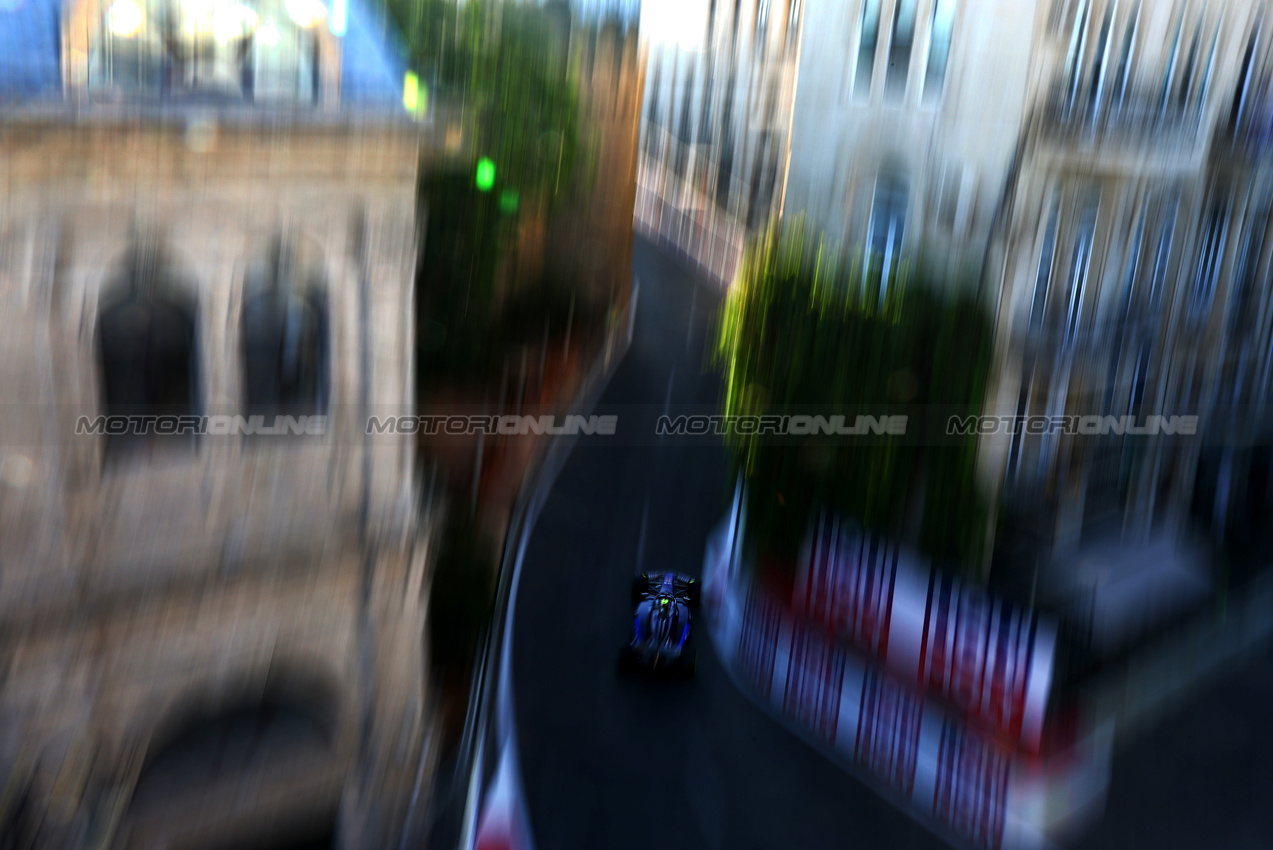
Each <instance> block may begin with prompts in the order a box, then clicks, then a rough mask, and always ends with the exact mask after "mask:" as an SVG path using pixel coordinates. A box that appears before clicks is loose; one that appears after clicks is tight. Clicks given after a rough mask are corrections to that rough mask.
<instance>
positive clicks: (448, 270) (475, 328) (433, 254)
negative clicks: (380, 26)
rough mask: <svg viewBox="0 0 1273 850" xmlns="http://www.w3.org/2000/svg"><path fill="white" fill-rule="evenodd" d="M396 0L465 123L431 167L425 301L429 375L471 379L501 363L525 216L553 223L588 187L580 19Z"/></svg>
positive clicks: (398, 13) (424, 185)
mask: <svg viewBox="0 0 1273 850" xmlns="http://www.w3.org/2000/svg"><path fill="white" fill-rule="evenodd" d="M386 3H387V6H388V9H389V12H390V14H391V16H392V18H393V19H394V20H395V21H396V23H397V24H398V26H399V28H400V30H401V31H402V32H403V33H405V35H406V39H407V43H408V46H409V50H410V56H411V62H412V66H413V67H414V68H416V69H417V70H418V72H419V74H420V76H421V78H422V79H423V80H424V81H425V85H426V87H427V89H428V90H429V92H430V93H431V99H432V103H433V104H434V107H435V109H436V110H437V111H438V114H440V115H441V116H443V119H442V120H444V121H446V122H450V121H452V120H453V119H454V120H457V121H458V123H459V126H460V127H462V128H463V135H464V140H463V141H462V143H461V147H460V150H461V151H462V153H459V154H455V155H453V156H452V159H451V160H450V161H448V162H446V163H444V164H443V165H442V166H440V167H437V166H432V167H431V168H430V169H428V170H422V171H423V172H424V173H423V174H422V178H421V180H422V182H421V195H422V200H423V202H424V204H425V206H426V207H427V209H428V219H427V221H428V225H427V232H426V233H425V234H424V248H423V254H422V256H421V261H420V263H419V281H418V289H419V293H420V296H419V299H418V302H417V303H418V307H419V310H418V316H419V320H420V323H421V327H420V332H419V338H420V339H421V340H422V343H423V345H422V350H421V355H420V356H421V362H420V374H421V375H422V376H423V375H425V374H429V373H433V374H437V373H439V372H443V373H446V374H447V375H449V376H450V377H451V378H453V379H459V380H462V381H466V382H467V381H469V380H472V379H474V378H480V377H482V376H484V375H486V374H487V373H488V372H489V371H490V369H491V368H492V365H493V364H494V363H495V362H496V361H497V360H498V359H499V356H500V348H501V340H500V339H499V338H498V336H497V334H498V332H499V330H500V328H501V327H503V326H504V325H506V324H508V323H507V322H506V321H505V319H504V317H503V316H502V315H501V312H502V311H503V308H502V306H501V305H499V304H497V303H496V291H497V287H498V283H499V277H500V270H501V268H502V267H503V266H506V265H507V263H503V262H502V261H503V260H505V259H506V258H508V257H510V256H511V252H512V251H513V250H514V249H515V248H516V245H517V239H518V235H519V225H520V223H521V222H522V220H523V219H525V218H526V217H535V218H538V219H539V220H541V221H542V222H545V223H546V222H548V221H549V220H551V218H552V216H553V214H554V213H555V212H556V211H557V210H558V209H560V207H561V206H562V205H563V204H566V203H570V202H572V201H573V200H575V192H574V190H575V189H576V188H578V184H579V183H580V182H581V181H578V180H577V179H576V178H577V172H578V171H579V170H580V169H578V167H577V163H578V160H579V159H580V156H579V154H580V149H581V147H586V146H585V145H584V144H583V142H582V141H581V140H582V139H583V136H584V126H583V119H582V117H581V105H580V95H579V81H578V76H577V73H576V70H575V68H574V67H573V66H572V64H571V62H570V59H569V53H568V46H569V45H568V44H567V33H568V26H569V19H568V17H563V15H562V14H561V10H554V9H551V8H549V9H546V8H544V7H542V6H538V5H533V4H525V3H509V2H500V0H466V2H463V3H457V2H456V0H386ZM481 159H489V160H490V161H492V162H493V164H494V185H493V186H491V187H489V188H487V189H485V190H483V187H479V186H478V185H477V184H476V181H475V176H476V172H477V167H478V162H479V160H481ZM532 283H533V282H532ZM547 318H548V317H545V319H547ZM494 368H498V367H494Z"/></svg>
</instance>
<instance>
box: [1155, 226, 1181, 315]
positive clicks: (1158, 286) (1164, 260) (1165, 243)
mask: <svg viewBox="0 0 1273 850" xmlns="http://www.w3.org/2000/svg"><path fill="white" fill-rule="evenodd" d="M1176 208H1177V203H1175V202H1173V203H1172V204H1171V206H1170V207H1168V209H1167V213H1166V215H1165V216H1163V221H1162V226H1161V227H1160V228H1159V231H1158V248H1157V250H1156V251H1155V252H1154V272H1153V276H1152V277H1151V278H1150V281H1149V303H1150V305H1152V306H1157V304H1158V300H1159V299H1160V298H1161V297H1162V294H1163V290H1164V289H1165V287H1166V283H1167V267H1168V262H1169V261H1170V260H1171V240H1172V236H1173V235H1174V234H1175V232H1176Z"/></svg>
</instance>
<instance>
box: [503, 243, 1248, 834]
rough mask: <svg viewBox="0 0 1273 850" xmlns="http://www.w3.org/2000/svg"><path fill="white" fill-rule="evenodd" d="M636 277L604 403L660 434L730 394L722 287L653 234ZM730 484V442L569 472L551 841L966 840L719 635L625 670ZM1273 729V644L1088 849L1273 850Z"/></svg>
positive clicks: (546, 698) (559, 489)
mask: <svg viewBox="0 0 1273 850" xmlns="http://www.w3.org/2000/svg"><path fill="white" fill-rule="evenodd" d="M633 264H634V271H635V273H636V275H637V277H638V278H639V279H640V280H641V283H642V292H641V299H640V302H639V304H638V313H637V317H636V328H635V337H634V339H633V342H632V347H631V349H630V351H629V353H628V355H627V357H626V359H625V360H624V362H623V363H622V364H621V365H620V366H619V368H618V370H617V371H616V373H615V375H614V377H613V378H612V380H611V382H610V384H609V386H608V387H607V389H606V391H605V393H604V395H603V396H602V398H601V401H600V403H599V405H598V408H597V412H599V413H604V412H606V409H607V408H610V409H612V410H617V411H623V412H628V413H630V414H632V417H631V418H635V419H637V420H640V421H638V422H637V423H636V427H639V428H652V427H653V418H654V417H657V415H658V413H659V412H660V410H661V409H666V408H667V407H668V406H675V405H712V404H715V403H716V402H717V400H718V397H719V390H720V385H719V381H718V379H717V378H716V377H715V376H714V375H712V374H711V372H710V371H709V370H708V369H707V368H706V364H705V360H704V357H705V353H704V352H705V343H706V341H707V339H708V333H709V329H710V324H709V322H710V319H711V314H712V313H713V311H715V309H716V308H717V306H718V305H719V298H720V296H719V294H717V292H716V290H715V289H713V288H711V287H709V286H707V285H705V284H703V283H701V282H700V281H698V280H696V279H695V278H694V276H693V275H692V274H691V273H690V272H689V271H688V270H687V269H686V268H685V267H684V266H682V265H680V264H679V263H678V262H677V261H675V260H673V259H671V258H670V257H668V256H666V255H664V254H662V253H661V252H660V251H658V250H657V249H656V248H654V247H653V246H652V245H650V243H648V242H646V241H645V240H643V239H637V243H636V248H635V251H634V258H633ZM651 411H652V413H651ZM642 417H644V418H642ZM646 420H649V421H646ZM627 422H628V419H624V420H623V422H621V426H620V432H621V433H622V432H623V424H624V423H627ZM629 436H631V434H629ZM731 488H732V481H731V479H730V478H729V474H728V467H727V459H726V455H725V452H724V449H723V446H721V445H720V444H719V443H713V442H709V441H708V440H706V439H705V440H703V441H699V442H690V441H683V440H681V441H669V442H667V443H666V444H662V443H659V442H658V441H657V440H651V439H618V440H612V441H610V442H609V443H607V442H606V441H605V440H604V439H602V438H589V439H581V440H580V441H579V442H578V444H576V445H575V447H574V449H573V451H572V453H571V455H570V457H569V459H568V460H567V462H566V465H565V466H564V468H563V469H562V471H561V473H560V475H559V476H558V478H557V480H556V483H555V484H554V486H553V488H552V490H551V491H550V493H549V495H548V498H547V501H546V502H545V504H544V506H543V510H542V512H541V514H540V516H539V519H538V521H537V523H536V525H535V527H534V529H533V531H532V533H531V537H530V540H529V543H528V546H527V550H526V554H525V560H524V564H523V568H522V574H521V577H520V583H519V587H518V592H517V596H516V599H515V600H514V604H515V606H516V612H517V613H516V618H515V621H514V631H513V636H512V637H513V644H512V646H513V664H512V674H513V693H514V700H515V702H514V705H515V720H516V727H517V740H518V745H519V756H520V767H521V784H522V788H523V792H524V795H525V802H526V805H527V808H528V811H529V820H530V826H531V831H532V832H533V835H534V841H535V847H536V848H538V850H573V849H574V848H587V850H592V848H615V849H616V850H621V848H641V849H642V850H645V848H650V850H654V848H658V850H675V848H708V850H718V848H726V847H728V848H731V850H734V848H758V850H759V848H786V847H791V848H801V850H804V848H831V847H866V848H889V850H892V848H898V849H899V850H907V849H908V848H930V847H931V848H937V847H945V846H947V845H946V844H945V842H944V841H943V840H942V839H940V838H939V837H938V836H936V835H935V834H933V833H931V832H929V831H928V830H927V829H926V828H925V827H924V826H922V825H920V824H919V823H918V822H916V821H915V820H913V819H912V818H911V817H910V816H909V815H907V814H906V813H904V812H903V811H902V810H900V809H898V808H896V807H895V806H893V805H892V804H890V803H888V802H886V801H885V800H884V798H882V797H881V796H879V795H878V794H877V793H876V792H875V790H873V789H872V788H871V787H869V786H868V785H867V784H864V783H862V782H860V781H858V780H857V779H855V778H853V777H852V776H850V775H849V774H847V773H846V772H844V771H843V770H842V769H841V768H840V767H839V766H837V765H836V764H835V763H833V762H832V761H830V760H829V759H828V758H826V757H825V756H823V755H822V754H820V753H819V752H818V751H816V750H814V749H813V748H812V747H810V746H809V745H808V744H806V743H805V742H804V741H803V740H801V739H799V738H797V737H796V735H794V734H793V733H791V732H789V731H788V730H787V729H785V728H784V727H782V726H780V725H779V724H778V723H776V722H775V721H774V720H773V719H772V717H771V716H770V715H768V714H766V713H765V712H764V711H763V710H762V709H761V708H760V707H758V706H757V705H756V704H755V703H754V702H753V701H752V700H751V699H750V698H749V697H748V696H746V695H744V694H743V693H742V692H740V691H739V690H738V689H737V688H736V687H735V685H734V683H733V681H732V680H731V679H730V678H729V676H728V674H727V673H726V671H725V670H724V669H722V667H721V665H720V663H719V661H718V660H717V658H716V656H715V654H714V652H713V650H712V648H711V645H710V642H709V641H706V640H703V641H700V642H699V663H698V675H697V677H696V678H695V679H694V680H693V681H690V682H649V681H643V680H639V679H625V678H621V677H619V675H618V674H617V671H616V664H615V662H616V657H617V652H618V649H619V647H620V645H621V644H622V643H623V642H624V641H625V640H626V638H627V629H628V627H629V619H630V617H631V605H630V603H629V587H630V581H631V577H632V575H633V574H634V573H635V572H637V571H639V570H641V569H654V568H658V569H673V570H678V571H681V572H686V573H690V574H694V575H697V574H699V572H700V569H701V566H702V561H703V555H704V548H705V543H706V539H707V536H708V534H709V532H710V531H711V529H712V528H713V527H715V525H716V524H717V523H718V522H719V521H720V520H721V518H722V517H723V516H724V514H725V512H726V508H727V505H728V497H729V496H731V495H732V489H731ZM1271 718H1273V652H1264V653H1260V654H1255V655H1252V654H1248V655H1244V656H1242V657H1241V658H1240V659H1238V660H1237V661H1235V662H1233V663H1232V664H1231V665H1230V667H1229V668H1228V671H1227V673H1226V674H1225V675H1224V676H1222V677H1219V678H1217V679H1215V680H1214V681H1213V683H1212V685H1211V686H1210V687H1209V688H1208V689H1207V690H1205V691H1200V692H1198V695H1196V696H1193V697H1189V698H1187V699H1184V700H1182V701H1181V702H1180V703H1179V704H1178V707H1177V708H1175V709H1174V710H1173V711H1171V712H1170V713H1168V714H1166V715H1164V716H1162V717H1161V718H1159V719H1157V720H1156V721H1155V723H1154V724H1153V725H1152V727H1151V728H1146V729H1143V730H1138V738H1137V740H1136V741H1135V742H1132V743H1130V744H1128V745H1127V746H1125V747H1123V748H1121V749H1120V751H1119V752H1118V754H1117V755H1116V757H1115V759H1114V765H1113V776H1112V783H1111V788H1110V793H1109V797H1108V799H1107V804H1106V808H1105V815H1104V818H1103V819H1101V820H1100V821H1098V822H1096V823H1095V824H1094V825H1093V826H1091V827H1089V828H1088V829H1086V830H1085V831H1083V832H1080V833H1078V834H1077V835H1076V836H1075V837H1074V840H1073V841H1072V842H1071V843H1070V845H1069V846H1072V847H1080V848H1093V850H1115V848H1117V850H1136V848H1142V847H1143V848H1156V850H1157V849H1159V848H1181V850H1186V848H1188V850H1195V849H1196V848H1212V847H1214V848H1225V850H1240V849H1241V848H1257V847H1260V848H1269V847H1273V807H1270V806H1268V805H1267V804H1266V801H1267V800H1268V799H1269V795H1270V792H1273V722H1270V719H1271Z"/></svg>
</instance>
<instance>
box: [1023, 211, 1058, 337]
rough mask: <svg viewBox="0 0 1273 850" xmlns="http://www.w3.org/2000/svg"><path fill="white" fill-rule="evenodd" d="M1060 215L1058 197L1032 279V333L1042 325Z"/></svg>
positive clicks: (1050, 213) (1045, 231)
mask: <svg viewBox="0 0 1273 850" xmlns="http://www.w3.org/2000/svg"><path fill="white" fill-rule="evenodd" d="M1060 217H1061V203H1060V200H1059V199H1056V198H1054V199H1053V201H1052V210H1051V212H1049V213H1048V223H1047V227H1046V229H1045V230H1044V231H1043V248H1042V250H1041V251H1040V252H1039V270H1038V273H1037V274H1036V275H1035V279H1034V299H1033V301H1032V302H1031V304H1030V325H1029V328H1030V331H1031V332H1032V333H1033V332H1035V331H1038V330H1039V329H1040V328H1042V327H1043V316H1044V314H1045V313H1046V312H1047V306H1048V288H1049V286H1050V284H1051V281H1052V264H1053V260H1054V257H1055V254H1056V231H1057V226H1058V224H1059V219H1060Z"/></svg>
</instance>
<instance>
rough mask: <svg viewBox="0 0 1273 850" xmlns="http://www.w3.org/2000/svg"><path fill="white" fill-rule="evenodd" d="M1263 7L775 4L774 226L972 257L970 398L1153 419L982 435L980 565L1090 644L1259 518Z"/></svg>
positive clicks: (1085, 2)
mask: <svg viewBox="0 0 1273 850" xmlns="http://www.w3.org/2000/svg"><path fill="white" fill-rule="evenodd" d="M1267 5H1268V4H1267V3H1262V2H1246V3H1227V4H1221V3H1190V2H1169V1H1168V0H1134V2H1115V0H1108V2H1106V0H1050V1H1049V2H1046V3H1038V4H1034V3H1016V2H999V0H983V2H956V0H851V2H843V3H841V2H814V0H808V2H806V3H805V8H804V11H803V16H804V20H803V36H802V38H801V42H800V45H801V46H800V56H799V74H798V89H797V92H796V98H795V107H794V123H793V131H792V142H791V154H792V155H791V164H790V172H789V175H788V178H787V191H786V199H785V203H784V215H786V216H788V217H792V216H796V215H800V214H804V215H805V216H806V217H807V218H808V219H810V221H811V223H812V224H814V225H815V226H816V227H817V228H818V229H821V230H824V231H826V233H827V234H828V235H829V236H830V237H831V238H832V240H833V241H840V242H842V243H843V244H846V245H853V246H864V247H862V248H861V250H862V251H863V255H864V256H863V259H867V258H870V257H874V258H875V262H879V263H880V266H879V267H880V268H885V269H891V268H892V267H894V266H895V265H896V263H897V260H898V257H899V256H904V255H906V254H911V253H914V252H917V251H920V250H921V249H922V250H923V251H924V252H925V253H926V254H927V255H928V257H929V259H933V258H936V259H937V260H938V261H939V262H949V263H966V264H967V266H969V267H973V268H979V269H980V272H981V273H980V275H979V279H980V281H981V284H982V287H983V291H982V296H983V298H984V299H985V300H986V301H987V303H988V304H989V305H990V309H991V310H992V312H994V313H995V314H996V322H997V334H998V342H997V350H998V354H997V361H996V365H995V371H994V375H995V377H994V386H993V389H992V397H991V400H990V402H989V404H988V410H987V412H988V413H991V414H993V415H996V416H998V417H1002V418H1005V419H1008V420H1013V419H1014V418H1019V417H1058V416H1071V417H1079V416H1091V417H1096V416H1099V417H1110V416H1112V417H1123V416H1134V417H1137V418H1138V420H1139V425H1140V426H1142V427H1144V426H1145V425H1146V424H1147V417H1151V416H1157V417H1163V418H1164V419H1163V420H1159V430H1160V433H1158V434H1156V435H1146V434H1142V435H1136V434H1134V433H1128V432H1127V431H1126V429H1125V428H1123V429H1122V431H1121V432H1120V431H1119V430H1118V429H1106V430H1109V431H1111V433H1108V434H1081V433H1068V434H1067V433H1065V432H1064V429H1065V428H1066V427H1069V428H1071V430H1074V429H1075V428H1076V427H1077V421H1074V422H1073V423H1072V425H1070V426H1061V427H1059V428H1052V427H1051V426H1041V428H1040V429H1039V430H1038V431H1037V432H1033V433H1031V432H1027V429H1026V427H1025V426H1024V425H1022V426H1008V427H1007V430H1001V432H1000V433H997V434H993V435H986V436H984V437H983V460H984V462H983V463H982V465H981V475H982V478H983V482H984V484H985V486H986V488H987V489H988V490H989V491H991V492H994V493H996V494H997V495H998V502H999V504H1000V506H1001V508H1002V518H1001V521H1000V523H999V526H998V528H997V533H998V537H999V538H1000V540H1001V543H1002V545H1001V547H1000V550H999V551H998V552H997V553H996V554H997V556H998V557H997V560H996V564H998V565H1000V566H1002V567H1003V569H1002V570H1000V571H999V572H1000V573H1003V574H1006V575H1008V576H1009V583H1010V584H1011V583H1013V580H1017V581H1019V582H1020V583H1021V584H1022V585H1023V587H1022V588H1019V589H1020V590H1021V595H1022V596H1028V597H1030V598H1032V599H1036V600H1040V599H1048V598H1050V599H1051V600H1052V601H1054V602H1056V603H1057V604H1061V605H1066V606H1069V607H1070V608H1072V609H1083V610H1084V613H1082V614H1081V615H1076V616H1078V619H1079V620H1082V621H1083V622H1082V624H1081V626H1082V627H1083V628H1087V629H1089V630H1090V633H1091V634H1092V635H1103V636H1104V637H1102V638H1101V641H1103V642H1104V644H1105V648H1106V649H1109V650H1110V651H1112V648H1113V647H1114V646H1115V645H1117V644H1118V643H1119V641H1123V640H1125V639H1127V638H1128V637H1129V636H1130V635H1131V633H1132V632H1134V631H1136V630H1137V629H1140V628H1142V626H1145V627H1147V624H1148V623H1149V621H1152V620H1158V621H1161V620H1163V619H1165V618H1169V617H1170V616H1171V612H1172V611H1179V610H1183V609H1184V608H1185V607H1187V606H1188V605H1190V604H1193V603H1196V602H1197V601H1199V600H1200V599H1202V598H1204V597H1205V596H1206V595H1207V594H1208V593H1209V592H1210V590H1211V588H1212V587H1213V586H1214V576H1213V573H1214V569H1213V562H1214V558H1213V555H1212V554H1211V553H1209V552H1208V547H1215V546H1222V547H1225V548H1226V549H1228V550H1229V551H1230V552H1239V551H1240V550H1242V549H1243V548H1244V547H1246V549H1248V550H1252V549H1253V547H1255V546H1256V541H1257V539H1258V530H1259V529H1260V527H1261V526H1262V525H1264V524H1266V523H1267V518H1268V513H1269V476H1270V466H1271V463H1270V457H1269V450H1268V449H1267V447H1264V446H1260V445H1258V444H1259V443H1260V442H1261V441H1265V442H1267V441H1268V440H1267V438H1268V434H1269V422H1270V420H1269V416H1268V413H1267V407H1268V404H1267V398H1268V392H1269V386H1270V381H1271V380H1273V376H1271V374H1270V372H1271V368H1273V314H1270V312H1269V310H1270V305H1269V298H1268V293H1269V286H1268V280H1269V271H1270V270H1269V250H1270V248H1269V245H1268V244H1267V242H1268V240H1267V239H1266V236H1267V229H1268V223H1269V211H1270V198H1271V197H1273V195H1271V194H1270V192H1271V190H1273V186H1271V185H1270V182H1269V176H1268V175H1269V168H1268V165H1267V163H1268V160H1269V156H1268V151H1269V139H1270V138H1273V130H1271V129H1270V128H1273V119H1270V117H1269V115H1270V109H1269V107H1268V101H1269V99H1270V96H1271V95H1270V79H1271V71H1270V69H1271V67H1273V59H1271V58H1270V54H1269V50H1268V46H1267V45H1268V41H1269V37H1268V36H1269V33H1268V26H1269V23H1268V21H1269V20H1270V18H1269V16H1268V14H1267V12H1268V11H1269V9H1268V8H1267ZM875 274H879V272H875ZM886 281H887V277H886V276H881V283H882V285H886ZM1172 416H1178V417H1183V416H1197V417H1198V419H1197V422H1196V426H1194V427H1195V429H1196V432H1197V433H1196V434H1195V435H1194V436H1187V435H1182V434H1178V433H1170V431H1171V429H1172V428H1179V427H1180V426H1179V425H1177V424H1175V423H1174V422H1173V420H1171V417H1172ZM1016 421H1024V420H1020V419H1018V420H1016ZM1164 422H1165V425H1164V424H1163V423H1164ZM1036 424H1040V423H1036ZM1120 427H1121V426H1120ZM1185 427H1188V426H1185ZM1164 430H1165V431H1166V432H1167V433H1163V431H1164ZM1146 553H1151V554H1149V555H1146ZM1164 553H1168V554H1164ZM1235 557H1236V556H1235ZM1234 569H1236V567H1235V568H1234ZM1014 576H1015V579H1013V577H1014ZM1102 588H1103V589H1102ZM1118 600H1121V601H1118ZM1129 606H1131V607H1139V608H1144V609H1145V612H1143V613H1145V616H1144V617H1140V615H1137V616H1135V617H1133V616H1131V615H1130V614H1129V611H1130V608H1129ZM1159 609H1160V610H1159ZM1101 619H1103V620H1104V622H1097V620H1101ZM1118 621H1122V622H1125V623H1129V624H1132V625H1129V626H1127V628H1125V629H1123V628H1122V627H1118V628H1115V627H1114V626H1113V625H1111V624H1113V623H1115V622H1118ZM1120 629H1122V630H1121V631H1120ZM1094 639H1095V638H1094Z"/></svg>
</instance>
